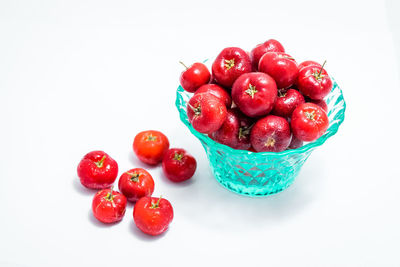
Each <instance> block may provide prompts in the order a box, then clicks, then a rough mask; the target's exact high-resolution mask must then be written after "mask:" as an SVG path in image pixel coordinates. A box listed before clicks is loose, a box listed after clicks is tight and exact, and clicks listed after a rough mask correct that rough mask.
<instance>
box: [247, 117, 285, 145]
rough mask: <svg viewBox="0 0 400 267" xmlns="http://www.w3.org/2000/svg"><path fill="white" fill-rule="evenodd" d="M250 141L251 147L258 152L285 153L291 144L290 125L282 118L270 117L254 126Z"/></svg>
mask: <svg viewBox="0 0 400 267" xmlns="http://www.w3.org/2000/svg"><path fill="white" fill-rule="evenodd" d="M250 139H251V145H252V146H253V148H254V149H255V150H256V151H257V152H265V151H269V152H280V151H283V150H285V149H286V148H287V147H288V146H289V144H290V140H291V132H290V125H289V123H288V122H287V120H286V119H284V118H282V117H279V116H275V115H268V116H267V117H265V118H262V119H260V120H258V121H257V122H256V124H255V125H254V126H253V128H252V129H251V134H250Z"/></svg>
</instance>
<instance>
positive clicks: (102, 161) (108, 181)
mask: <svg viewBox="0 0 400 267" xmlns="http://www.w3.org/2000/svg"><path fill="white" fill-rule="evenodd" d="M77 171H78V176H79V179H80V181H81V184H82V185H83V186H85V187H87V188H91V189H104V188H109V187H110V186H111V185H112V184H113V183H114V181H115V179H116V178H117V175H118V164H117V162H116V161H115V160H114V159H112V158H111V157H110V156H109V155H108V154H106V153H105V152H103V151H92V152H89V153H87V154H86V155H85V156H84V157H83V159H82V160H81V161H80V162H79V164H78V169H77Z"/></svg>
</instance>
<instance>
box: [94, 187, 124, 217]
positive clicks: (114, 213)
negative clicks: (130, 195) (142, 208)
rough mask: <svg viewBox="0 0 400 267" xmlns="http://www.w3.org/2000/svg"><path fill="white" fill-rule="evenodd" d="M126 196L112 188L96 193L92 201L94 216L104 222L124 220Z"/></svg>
mask: <svg viewBox="0 0 400 267" xmlns="http://www.w3.org/2000/svg"><path fill="white" fill-rule="evenodd" d="M126 202H127V201H126V197H125V196H124V195H122V194H121V193H119V192H117V191H114V190H113V188H112V187H111V189H103V190H101V191H99V192H97V193H96V195H95V196H94V198H93V201H92V211H93V215H94V217H96V219H98V220H99V221H101V222H103V223H114V222H118V221H120V220H122V218H123V217H124V215H125V210H126Z"/></svg>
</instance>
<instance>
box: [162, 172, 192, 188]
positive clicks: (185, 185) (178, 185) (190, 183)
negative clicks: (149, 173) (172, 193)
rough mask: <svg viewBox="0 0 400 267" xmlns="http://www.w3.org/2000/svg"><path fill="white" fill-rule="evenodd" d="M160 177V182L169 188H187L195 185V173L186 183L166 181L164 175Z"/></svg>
mask: <svg viewBox="0 0 400 267" xmlns="http://www.w3.org/2000/svg"><path fill="white" fill-rule="evenodd" d="M161 176H162V180H163V182H164V183H165V184H168V185H170V186H174V187H188V186H193V184H195V183H196V176H197V175H196V173H195V174H194V175H193V177H191V178H189V179H188V180H186V181H182V182H173V181H171V180H170V179H168V178H167V177H166V176H165V175H164V173H163V174H162V175H161Z"/></svg>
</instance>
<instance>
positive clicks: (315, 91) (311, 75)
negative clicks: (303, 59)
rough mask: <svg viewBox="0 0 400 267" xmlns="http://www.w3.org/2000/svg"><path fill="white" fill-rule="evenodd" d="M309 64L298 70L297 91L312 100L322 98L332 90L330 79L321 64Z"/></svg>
mask: <svg viewBox="0 0 400 267" xmlns="http://www.w3.org/2000/svg"><path fill="white" fill-rule="evenodd" d="M324 65H325V63H324V64H323V65H322V66H321V67H317V66H309V67H306V68H303V69H302V70H301V71H300V72H299V76H298V78H297V86H298V88H299V91H300V92H301V93H302V94H303V95H304V96H307V97H309V98H311V99H314V100H322V99H324V97H325V96H327V95H328V94H329V93H330V91H331V90H332V86H333V84H332V80H331V78H330V77H329V75H328V73H327V72H326V70H325V69H324V68H323V66H324Z"/></svg>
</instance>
